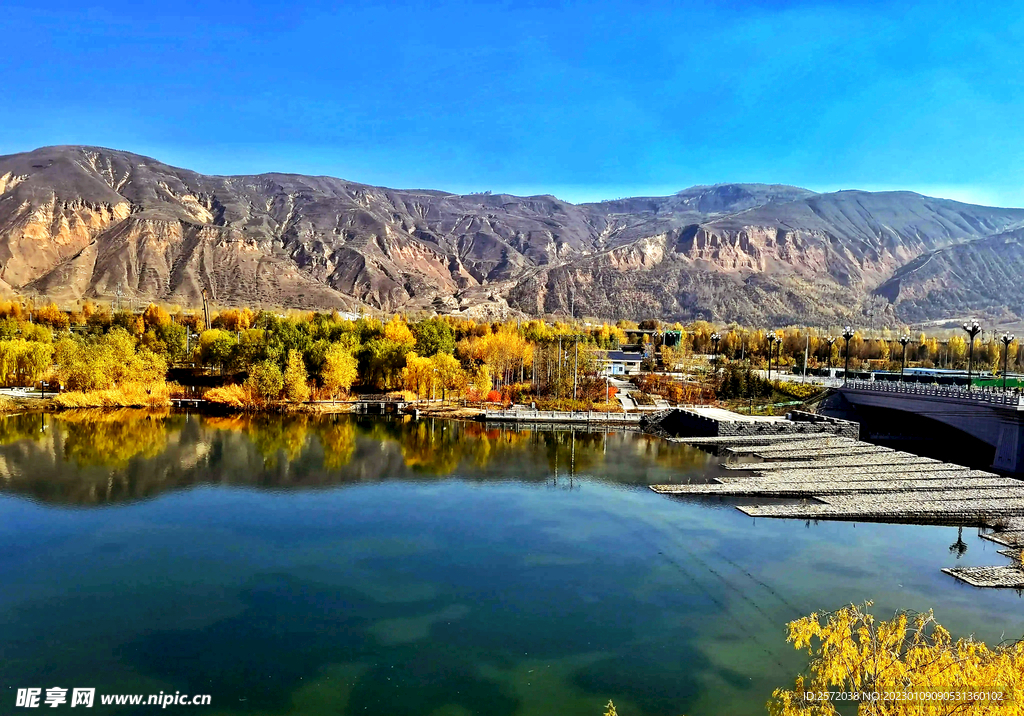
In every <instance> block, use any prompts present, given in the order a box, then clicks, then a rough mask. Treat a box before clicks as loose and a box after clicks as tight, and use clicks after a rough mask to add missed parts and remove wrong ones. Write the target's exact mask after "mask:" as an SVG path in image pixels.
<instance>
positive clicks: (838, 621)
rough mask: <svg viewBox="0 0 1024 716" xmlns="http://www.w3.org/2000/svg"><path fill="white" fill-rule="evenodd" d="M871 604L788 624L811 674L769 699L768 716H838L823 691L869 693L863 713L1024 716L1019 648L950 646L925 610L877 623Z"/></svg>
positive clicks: (1023, 645) (1023, 663) (1022, 650)
mask: <svg viewBox="0 0 1024 716" xmlns="http://www.w3.org/2000/svg"><path fill="white" fill-rule="evenodd" d="M870 605H871V603H870V602H868V603H866V604H865V605H864V607H859V606H856V605H852V604H851V605H850V606H848V607H844V608H843V609H840V610H839V611H836V612H832V613H831V614H823V615H819V614H811V615H810V616H807V617H804V618H802V619H797V620H796V621H794V622H790V624H789V641H790V642H792V643H793V645H794V646H795V647H796V648H797V649H807V650H808V653H809V654H810V655H811V662H810V665H809V674H808V675H807V676H800V677H797V679H796V684H795V685H794V687H793V689H777V690H776V691H775V692H774V693H773V694H772V698H771V700H770V701H769V702H768V712H769V714H771V716H798V715H800V716H833V715H834V714H838V713H839V711H837V710H836V708H835V706H833V702H832V701H831V700H830V699H828V698H824V696H827V695H828V694H829V692H832V693H835V692H842V693H845V694H855V695H857V696H858V697H861V695H867V696H866V697H863V698H859V700H860V703H859V707H858V713H859V714H865V715H866V714H879V715H883V714H884V715H886V716H890V715H891V716H901V715H903V714H908V715H909V714H922V716H924V715H927V716H945V715H946V714H950V715H952V714H961V713H966V714H1004V715H1006V716H1010V714H1021V713H1024V707H1022V704H1024V642H1016V643H1013V644H1009V645H1001V646H998V647H996V648H994V649H990V648H989V647H987V646H986V645H985V644H984V643H982V642H978V641H975V640H974V639H971V638H967V639H959V640H957V641H953V639H952V638H951V636H950V634H949V632H948V631H946V630H945V629H943V628H942V626H941V625H939V624H938V623H937V622H936V621H935V618H934V616H933V615H932V613H931V612H930V611H929V612H927V613H924V614H909V613H907V612H899V613H897V614H896V615H895V617H893V619H891V620H889V621H876V620H875V618H874V617H873V616H872V615H871V614H869V613H868V612H867V608H868V607H869V606H870ZM887 695H888V696H887ZM979 695H984V698H979Z"/></svg>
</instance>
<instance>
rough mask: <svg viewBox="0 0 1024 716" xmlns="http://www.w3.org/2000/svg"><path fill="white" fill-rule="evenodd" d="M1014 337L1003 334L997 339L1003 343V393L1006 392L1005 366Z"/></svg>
mask: <svg viewBox="0 0 1024 716" xmlns="http://www.w3.org/2000/svg"><path fill="white" fill-rule="evenodd" d="M1013 338H1014V335H1013V334H1012V333H1004V334H1003V335H1002V337H1001V338H1000V339H999V340H1001V341H1002V342H1003V392H1004V393H1005V392H1006V364H1007V363H1008V361H1009V358H1010V344H1011V343H1013Z"/></svg>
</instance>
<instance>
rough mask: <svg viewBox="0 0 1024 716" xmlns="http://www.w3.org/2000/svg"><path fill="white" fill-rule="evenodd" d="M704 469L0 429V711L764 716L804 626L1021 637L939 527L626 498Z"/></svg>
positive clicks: (371, 437) (208, 421)
mask: <svg viewBox="0 0 1024 716" xmlns="http://www.w3.org/2000/svg"><path fill="white" fill-rule="evenodd" d="M719 462H720V458H716V457H715V456H713V455H711V454H709V453H707V452H702V451H700V450H698V449H695V448H691V447H687V446H681V445H675V444H670V443H667V442H664V441H662V440H660V439H658V438H655V437H651V436H645V435H640V434H637V433H631V432H619V431H608V432H586V431H583V432H580V431H575V432H572V431H524V432H517V431H515V430H509V429H501V430H499V429H485V428H484V426H483V425H482V424H480V423H472V422H454V421H442V420H432V419H425V420H420V421H416V422H414V421H409V420H388V419H383V418H364V417H359V418H356V417H353V416H346V415H342V416H325V417H321V418H310V417H301V416H300V417H278V416H269V417H259V418H230V417H219V418H218V417H197V416H195V415H192V416H186V415H177V414H166V413H165V414H152V413H149V414H147V413H138V412H132V411H115V412H91V411H89V412H78V413H70V414H62V415H60V416H55V415H45V416H42V415H22V416H15V417H7V418H0V546H2V551H0V578H2V585H3V588H2V590H0V650H2V652H0V656H2V659H0V683H2V690H3V693H2V694H0V699H2V700H3V702H4V704H3V708H0V712H3V713H10V712H15V711H16V709H14V708H13V707H14V703H15V692H16V690H17V689H18V688H25V687H36V688H39V687H41V688H43V689H44V692H43V693H44V694H45V689H46V688H49V687H54V686H60V687H64V688H68V689H71V688H75V687H92V688H95V689H96V690H97V694H131V693H138V694H156V693H158V692H161V691H162V692H164V693H174V692H178V691H180V692H182V693H187V694H197V693H198V694H210V695H211V705H210V706H205V707H188V708H185V707H181V708H177V709H176V708H175V707H173V706H172V707H170V708H168V709H167V710H166V712H168V713H170V712H181V713H204V714H268V715H269V714H274V715H284V714H289V715H291V714H295V715H298V714H302V715H314V716H315V715H318V714H361V715H368V716H369V715H380V716H385V715H386V716H403V715H406V714H408V715H410V716H411V715H413V714H416V715H431V716H465V715H467V714H488V715H494V716H513V715H516V716H519V715H522V716H526V715H530V716H533V715H536V716H541V715H546V716H550V715H553V714H559V715H562V716H574V715H577V714H578V715H579V716H600V714H601V713H603V710H602V706H603V705H604V704H605V703H607V701H608V700H609V699H613V700H614V701H615V704H616V706H617V707H618V712H619V714H620V715H621V716H678V715H679V714H684V713H685V714H688V715H689V716H700V715H703V714H708V715H710V714H763V713H765V708H764V704H765V701H766V700H767V699H768V697H769V696H770V694H771V692H772V690H773V689H774V688H776V687H780V686H787V687H788V686H792V680H793V677H794V676H795V675H796V674H797V673H798V672H799V671H800V669H801V668H802V667H803V665H804V664H805V663H806V654H804V653H798V652H796V651H795V650H794V649H793V648H792V647H791V646H790V645H788V644H787V643H786V641H785V623H786V622H787V621H789V620H792V619H794V618H797V617H799V616H802V615H804V614H807V613H809V612H811V611H814V610H819V611H821V610H826V611H827V610H831V609H835V608H838V607H840V606H842V605H844V604H847V603H849V602H861V601H863V600H867V599H871V600H874V601H875V608H874V611H875V613H876V614H879V615H887V614H891V612H893V611H894V610H896V609H899V608H906V609H915V610H925V609H928V608H934V609H935V612H936V616H937V618H938V619H939V621H940V622H942V623H943V624H944V625H945V626H947V627H948V628H950V629H951V630H952V631H953V633H954V635H958V636H959V635H966V634H969V633H974V634H976V635H977V636H978V637H979V638H982V639H985V640H986V641H990V642H996V641H999V640H1000V639H1002V638H1011V637H1017V638H1019V637H1020V636H1022V635H1024V609H1022V606H1024V601H1022V599H1021V597H1020V596H1019V595H1018V594H1017V593H1015V592H1007V591H994V590H990V591H983V590H976V589H973V588H970V587H967V586H965V585H961V584H959V583H956V582H954V580H952V579H951V578H950V577H947V576H945V575H943V574H941V573H940V571H939V569H940V568H941V567H945V566H951V565H954V564H958V563H959V564H965V563H966V564H1000V563H1003V562H1004V561H1005V558H1003V557H1001V556H999V555H998V554H996V549H997V545H995V544H992V543H990V542H987V541H985V540H982V539H980V538H978V536H977V534H976V532H975V531H974V530H967V531H965V533H964V541H965V542H966V544H967V547H968V549H967V551H966V553H965V554H963V555H962V556H961V557H959V559H958V558H957V556H956V554H955V553H954V552H952V551H951V549H950V547H951V545H952V544H953V543H954V542H955V541H956V539H957V530H956V529H954V528H940V527H916V526H901V525H870V524H852V523H819V524H814V523H811V524H807V523H804V522H796V521H773V520H757V521H754V520H752V519H751V518H749V517H747V516H745V515H743V514H742V513H740V512H739V511H737V510H735V509H734V505H735V504H737V501H735V500H725V499H699V500H682V499H675V498H670V497H665V496H661V495H657V494H655V493H653V492H652V491H650V490H649V489H647V487H646V486H647V485H648V484H652V483H663V482H683V481H687V480H706V479H708V478H710V477H712V476H714V475H716V474H720V473H721V470H722V469H721V468H720V467H719V465H718V463H719ZM69 693H70V691H69ZM66 707H67V706H66V705H65V708H66ZM17 711H22V712H24V711H23V710H17ZM95 712H97V713H104V712H110V713H118V714H129V713H136V712H137V713H153V712H154V711H153V707H152V706H150V707H148V708H147V707H145V706H143V707H137V708H135V709H134V710H133V708H132V707H130V706H120V707H107V708H106V709H104V708H103V707H101V706H100V705H99V696H97V707H96V710H95Z"/></svg>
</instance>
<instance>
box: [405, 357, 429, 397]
mask: <svg viewBox="0 0 1024 716" xmlns="http://www.w3.org/2000/svg"><path fill="white" fill-rule="evenodd" d="M402 383H403V384H404V386H405V389H406V390H411V391H413V392H415V393H416V397H420V395H421V394H422V393H429V392H431V390H432V388H433V387H434V363H433V361H431V360H430V358H426V357H424V356H420V355H416V353H415V352H414V351H409V353H407V354H406V356H405V368H403V369H402Z"/></svg>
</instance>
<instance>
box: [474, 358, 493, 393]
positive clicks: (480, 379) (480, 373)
mask: <svg viewBox="0 0 1024 716" xmlns="http://www.w3.org/2000/svg"><path fill="white" fill-rule="evenodd" d="M473 390H474V391H476V395H477V399H478V400H487V394H488V393H490V392H491V371H490V369H489V368H488V367H487V366H486V365H482V366H480V367H479V368H477V371H476V375H475V376H473Z"/></svg>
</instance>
